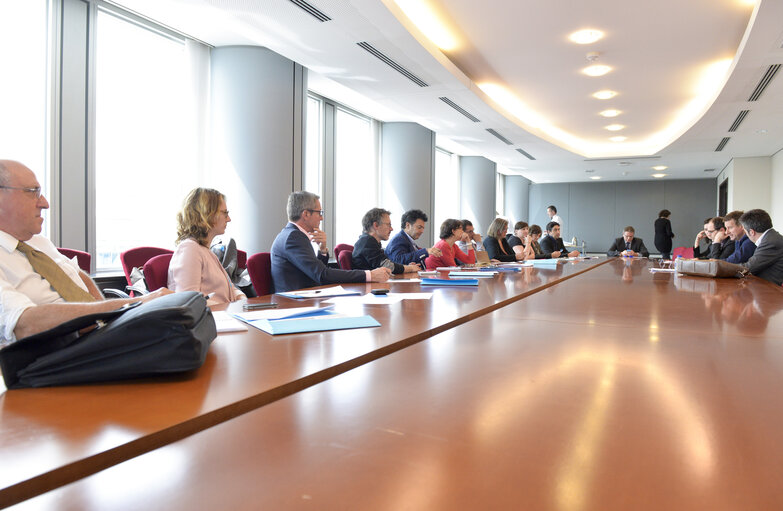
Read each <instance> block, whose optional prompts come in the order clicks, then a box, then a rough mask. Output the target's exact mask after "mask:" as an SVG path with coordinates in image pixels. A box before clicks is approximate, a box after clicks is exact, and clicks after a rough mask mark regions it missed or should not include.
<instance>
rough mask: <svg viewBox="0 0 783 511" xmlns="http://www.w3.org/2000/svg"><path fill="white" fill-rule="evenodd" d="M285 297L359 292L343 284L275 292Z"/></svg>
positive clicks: (301, 298)
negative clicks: (350, 289)
mask: <svg viewBox="0 0 783 511" xmlns="http://www.w3.org/2000/svg"><path fill="white" fill-rule="evenodd" d="M277 294H279V295H280V296H285V297H286V298H295V299H297V300H304V299H306V298H326V297H327V296H349V295H358V294H361V293H360V292H359V291H349V290H348V289H344V288H343V286H333V287H326V288H323V289H303V290H302V291H289V292H287V293H277Z"/></svg>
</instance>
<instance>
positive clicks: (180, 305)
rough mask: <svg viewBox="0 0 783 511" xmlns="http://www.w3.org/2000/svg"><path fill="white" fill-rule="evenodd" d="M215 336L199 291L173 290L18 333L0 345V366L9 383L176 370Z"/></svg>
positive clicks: (195, 362) (193, 364) (187, 366)
mask: <svg viewBox="0 0 783 511" xmlns="http://www.w3.org/2000/svg"><path fill="white" fill-rule="evenodd" d="M91 326H95V328H94V329H93V330H91V331H89V332H87V333H85V334H84V335H79V332H80V331H82V330H84V329H85V328H88V327H91ZM216 336H217V330H216V327H215V320H214V318H213V317H212V311H210V310H209V309H208V308H207V301H206V299H205V298H204V296H203V295H202V294H201V293H199V292H197V291H186V292H183V293H173V294H170V295H165V296H162V297H160V298H157V299H155V300H151V301H149V302H147V303H143V304H142V303H141V302H136V303H133V304H129V305H126V306H125V307H122V308H120V309H118V310H116V311H111V312H102V313H97V314H90V315H88V316H82V317H79V318H75V319H72V320H70V321H67V322H65V323H63V324H61V325H58V326H56V327H54V328H52V329H50V330H47V331H45V332H41V333H38V334H35V335H31V336H29V337H25V338H24V339H20V340H19V341H17V342H15V343H13V344H11V345H10V346H7V347H6V348H4V349H2V350H0V370H2V372H3V379H4V380H5V384H6V387H8V388H9V389H21V388H25V387H47V386H52V385H72V384H78V383H93V382H102V381H116V380H124V379H128V378H138V377H143V376H155V375H161V374H167V373H179V372H183V371H190V370H193V369H197V368H199V367H201V366H202V365H203V364H204V360H205V359H206V356H207V351H208V350H209V345H210V343H211V342H212V341H213V340H214V339H215V337H216Z"/></svg>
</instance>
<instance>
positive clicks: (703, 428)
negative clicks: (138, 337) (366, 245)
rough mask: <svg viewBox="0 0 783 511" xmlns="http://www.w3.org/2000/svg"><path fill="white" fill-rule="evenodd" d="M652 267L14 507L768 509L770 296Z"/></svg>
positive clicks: (565, 292)
mask: <svg viewBox="0 0 783 511" xmlns="http://www.w3.org/2000/svg"><path fill="white" fill-rule="evenodd" d="M653 264H654V263H652V262H649V261H628V262H625V261H622V260H615V261H611V262H610V263H609V264H606V265H603V266H600V267H598V268H595V269H594V270H592V271H589V272H587V273H584V274H583V275H580V276H579V277H577V278H574V279H570V280H567V281H564V282H562V283H559V284H557V285H556V286H552V287H550V288H548V289H546V290H544V291H542V292H540V293H536V294H534V295H531V296H529V297H527V298H525V299H524V300H521V301H518V302H515V303H512V304H509V305H507V306H506V307H503V308H501V309H498V310H497V311H495V312H492V313H491V314H488V315H484V316H482V317H479V318H476V319H474V320H472V321H470V322H468V323H466V324H463V325H460V326H457V327H455V328H453V329H450V330H448V331H446V332H443V333H441V334H438V335H436V336H434V337H432V338H430V339H428V340H426V341H424V342H421V343H418V344H416V345H413V346H410V347H408V348H406V349H404V350H401V351H398V352H396V353H394V354H391V355H389V356H386V357H384V358H381V359H379V360H376V361H373V362H370V363H368V364H365V365H362V366H360V367H358V368H356V369H353V370H351V371H348V372H346V373H343V374H341V375H339V376H337V377H335V378H332V379H330V380H328V381H326V382H323V383H320V384H318V385H315V386H312V387H310V388H308V389H306V390H303V391H301V392H298V393H296V394H295V395H292V396H290V397H287V398H285V399H282V400H278V401H276V402H274V403H272V404H270V405H268V406H265V407H263V408H259V409H257V410H255V411H252V412H250V413H248V414H246V415H243V416H241V417H237V418H234V419H232V420H230V421H227V422H224V423H222V424H220V425H218V426H215V427H213V428H210V429H208V430H206V431H203V432H200V433H198V434H195V435H193V436H191V437H189V438H187V439H185V440H182V441H179V442H176V443H173V444H171V445H169V446H167V447H164V448H161V449H158V450H156V451H153V452H151V453H148V454H145V455H143V456H140V457H138V458H135V459H132V460H129V461H127V462H125V463H122V464H120V465H117V466H115V467H113V468H111V469H108V470H105V471H103V472H101V473H98V474H95V475H93V476H91V477H88V478H85V479H83V480H81V481H79V482H77V483H75V484H73V485H70V486H67V487H63V488H60V489H58V490H55V491H53V492H50V493H48V494H45V495H42V496H40V497H38V498H36V499H33V500H31V501H28V502H26V503H24V504H23V505H21V506H20V508H21V509H39V508H44V509H96V510H97V509H101V510H104V509H167V510H168V509H217V508H221V509H226V508H231V509H376V510H387V509H388V510H397V509H427V510H441V509H442V510H447V509H448V510H453V509H536V510H546V509H556V510H566V511H582V510H593V509H595V510H598V509H601V510H613V509H623V510H625V509H634V510H647V509H649V510H660V509H666V510H673V509H682V510H692V509H710V510H723V509H727V510H728V509H732V510H748V509H778V508H780V502H782V501H783V476H781V469H783V439H782V438H781V433H780V432H781V431H783V328H781V327H782V326H783V314H781V310H782V309H783V289H781V288H779V287H775V286H773V285H771V284H769V283H767V282H764V281H761V280H759V279H757V278H755V277H752V278H749V279H747V281H740V280H734V279H720V280H707V279H699V278H695V277H691V278H687V277H675V276H674V275H672V274H651V273H649V271H648V267H649V266H650V265H653ZM129 481H133V484H132V485H129V484H128V482H129Z"/></svg>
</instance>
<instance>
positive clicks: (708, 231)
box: [693, 217, 715, 259]
mask: <svg viewBox="0 0 783 511" xmlns="http://www.w3.org/2000/svg"><path fill="white" fill-rule="evenodd" d="M712 218H713V217H709V218H705V219H704V230H703V231H699V234H697V235H696V239H695V240H693V257H698V258H699V259H707V258H708V257H709V254H710V245H712V236H713V234H714V233H715V231H713V230H712V228H711V227H710V222H712ZM702 240H706V242H707V246H706V247H705V248H703V249H702V248H701V242H702Z"/></svg>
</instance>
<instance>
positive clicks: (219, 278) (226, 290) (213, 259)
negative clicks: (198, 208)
mask: <svg viewBox="0 0 783 511" xmlns="http://www.w3.org/2000/svg"><path fill="white" fill-rule="evenodd" d="M168 287H169V289H171V290H172V291H200V292H201V293H204V294H205V295H209V294H211V293H214V295H213V296H212V298H210V299H209V300H208V302H207V303H209V304H216V303H226V302H234V301H236V300H239V299H242V298H244V297H245V294H244V293H243V292H242V291H240V290H239V289H237V287H236V286H235V285H234V283H233V282H231V280H229V278H228V273H226V270H225V268H223V265H222V264H220V261H218V258H217V256H215V254H213V253H212V251H211V250H210V249H208V248H207V247H205V246H203V245H199V244H198V242H196V240H193V239H186V240H183V241H181V242H180V243H179V245H177V249H176V250H175V251H174V255H173V256H171V263H170V264H169V282H168Z"/></svg>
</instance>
